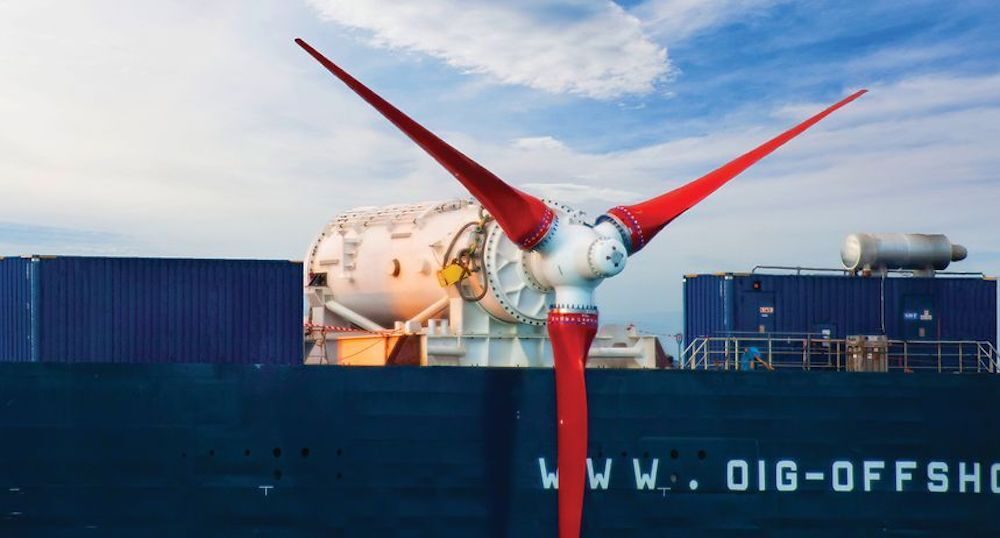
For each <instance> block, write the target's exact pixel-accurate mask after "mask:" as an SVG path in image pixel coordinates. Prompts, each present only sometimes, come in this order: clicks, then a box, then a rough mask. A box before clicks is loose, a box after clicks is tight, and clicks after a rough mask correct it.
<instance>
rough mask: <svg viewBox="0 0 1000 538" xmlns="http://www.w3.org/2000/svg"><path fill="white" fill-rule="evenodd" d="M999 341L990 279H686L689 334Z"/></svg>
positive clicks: (756, 276)
mask: <svg viewBox="0 0 1000 538" xmlns="http://www.w3.org/2000/svg"><path fill="white" fill-rule="evenodd" d="M750 333H754V334H761V333H766V334H786V335H788V334H797V335H806V334H810V335H815V336H820V337H822V336H827V337H829V338H845V337H847V336H851V335H880V334H885V335H887V336H888V337H889V338H890V339H893V340H910V341H920V340H927V341H939V340H968V341H980V342H991V343H992V344H993V345H994V346H995V345H996V342H997V283H996V280H995V279H992V278H956V277H948V276H944V275H942V276H937V277H933V278H919V277H903V276H890V277H887V278H879V277H877V276H876V277H852V276H829V275H773V274H772V275H768V274H745V273H744V274H729V273H727V274H717V275H689V276H687V277H685V278H684V334H685V339H686V340H687V342H691V341H692V340H693V339H695V338H699V337H721V336H740V335H747V334H750Z"/></svg>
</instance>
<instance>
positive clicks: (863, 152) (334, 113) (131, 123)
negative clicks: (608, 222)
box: [0, 0, 1000, 332]
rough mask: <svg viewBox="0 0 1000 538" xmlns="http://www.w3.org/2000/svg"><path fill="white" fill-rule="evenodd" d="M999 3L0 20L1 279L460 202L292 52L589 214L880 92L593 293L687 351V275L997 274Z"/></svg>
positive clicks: (40, 9)
mask: <svg viewBox="0 0 1000 538" xmlns="http://www.w3.org/2000/svg"><path fill="white" fill-rule="evenodd" d="M998 27H1000V9H997V8H996V7H995V3H993V2H989V1H952V2H942V1H936V2H930V1H908V2H896V1H892V2H888V1H887V2H877V1H875V2H839V1H818V0H801V1H781V0H742V1H740V0H645V1H627V2H626V1H622V2H618V3H617V4H614V3H611V2H608V1H597V0H566V1H561V2H556V1H551V0H540V1H528V0H515V1H510V2H502V3H501V2H486V1H482V0H466V1H458V0H421V1H415V0H414V1H403V0H398V1H393V2H388V1H370V0H369V1H360V0H357V1H333V0H304V1H302V2H285V1H277V0H273V1H263V2H255V3H253V4H252V5H248V4H246V3H244V2H237V1H235V0H226V1H215V2H171V3H166V2H164V3H145V2H144V3H141V5H140V4H135V5H130V4H129V5H122V4H121V3H119V2H111V1H101V0H95V1H91V2H86V3H79V5H73V4H67V3H66V2H56V1H46V0H40V1H37V2H30V3H29V2H0V66H2V67H0V117H2V118H4V121H3V123H2V124H0V254H21V253H25V252H29V251H44V252H45V253H61V254H95V253H101V252H107V253H109V254H114V255H121V254H129V255H153V256H160V255H167V256H226V257H267V258H301V257H302V252H303V251H304V250H305V248H306V245H307V244H308V243H309V241H310V240H311V239H312V236H313V235H314V234H315V233H316V232H317V231H318V230H319V229H320V228H321V227H322V225H323V224H324V223H325V222H326V221H327V220H328V219H329V218H330V217H332V216H333V215H335V214H337V213H339V212H341V211H344V210H346V209H349V208H351V207H355V206H358V205H378V204H388V203H394V202H413V201H421V200H428V199H437V198H441V197H449V196H461V195H463V192H462V190H461V188H460V187H459V186H458V185H457V184H455V183H454V181H453V180H452V179H451V178H450V177H449V176H448V175H447V174H446V173H444V172H443V171H441V170H440V169H439V168H438V167H437V166H436V164H435V163H433V161H431V160H430V159H428V158H426V157H425V156H424V155H423V154H422V153H420V152H419V150H417V149H415V148H414V147H413V146H412V145H411V144H410V143H409V142H408V141H407V140H406V139H405V138H404V137H402V136H401V135H399V134H397V133H396V132H395V131H394V130H393V128H392V127H391V126H388V125H386V124H385V122H384V120H382V119H381V118H380V117H378V116H377V115H375V114H374V113H372V112H371V111H370V110H369V109H368V108H367V106H366V105H364V104H363V103H362V102H361V101H359V100H358V99H357V98H356V97H354V96H353V95H351V94H349V93H348V92H346V91H345V90H344V89H343V88H342V87H340V86H339V85H338V84H337V83H335V81H333V80H332V79H331V78H330V77H329V75H328V74H327V73H325V72H324V71H322V70H321V69H320V68H319V67H318V66H317V65H315V63H314V62H313V61H312V60H311V59H309V58H308V57H307V56H305V55H304V54H303V53H302V52H301V51H300V50H298V48H297V47H295V45H294V44H293V43H292V38H294V37H297V36H300V37H303V38H305V39H307V40H309V41H310V42H311V43H312V44H313V45H314V46H316V47H317V48H319V49H320V50H322V51H324V52H325V53H326V54H328V55H329V56H330V57H331V58H332V59H334V60H335V61H338V62H339V63H341V64H342V65H343V66H344V67H346V68H347V69H348V70H350V71H352V72H353V73H354V74H355V75H356V76H358V77H359V78H361V79H362V80H364V81H365V82H366V83H368V84H369V85H370V86H372V87H373V88H375V89H376V90H377V91H379V92H381V93H382V94H383V95H384V96H385V97H387V98H389V99H390V100H391V101H393V102H395V103H396V104H397V105H398V106H400V107H401V108H403V109H404V110H406V111H407V112H408V113H410V114H411V115H412V116H414V117H415V118H417V119H418V120H419V121H421V122H423V123H424V124H425V125H426V126H428V127H429V128H431V129H433V130H435V131H436V132H438V133H439V134H441V135H443V136H445V137H446V138H447V139H448V140H450V141H451V142H452V143H454V144H455V145H457V146H459V147H460V148H462V149H463V150H464V151H466V152H467V153H469V154H471V155H472V156H474V157H475V158H476V159H478V160H479V161H480V162H482V163H483V164H484V165H486V166H487V167H489V168H491V169H493V170H494V171H495V172H497V173H498V174H499V175H501V176H502V177H504V178H506V179H508V180H509V181H510V182H511V183H514V184H515V185H518V186H519V187H521V188H524V189H527V190H530V191H532V192H535V193H538V194H541V195H547V196H553V197H558V198H560V199H563V200H565V201H567V202H570V203H573V204H576V205H578V206H580V207H583V208H585V209H587V210H588V211H590V212H591V213H592V214H594V215H596V214H598V213H599V212H600V211H602V210H603V209H605V208H607V207H608V206H610V205H615V204H618V203H621V202H630V201H638V200H641V199H644V198H647V197H650V196H653V195H655V194H658V193H660V192H663V191H665V190H668V189H670V188H673V187H676V186H678V185H680V184H681V183H683V182H684V181H686V180H689V179H692V178H695V177H698V176H699V175H701V174H702V173H704V172H706V171H708V170H710V169H712V168H714V167H715V166H717V165H718V164H721V163H723V162H725V161H727V160H729V159H730V158H732V157H733V156H735V155H738V154H740V153H742V152H744V151H746V150H747V149H750V148H752V147H753V146H755V145H756V144H758V143H759V142H760V141H762V140H764V139H766V138H769V137H770V136H772V135H773V134H775V133H777V132H780V131H781V130H783V129H784V128H786V127H787V126H789V125H791V124H794V123H796V122H797V121H799V120H801V119H803V118H804V117H807V116H808V115H810V114H812V113H814V112H815V111H818V110H819V109H821V108H823V107H825V106H826V105H828V104H829V103H831V102H833V101H835V100H837V99H839V98H840V97H842V96H843V95H846V94H847V93H849V92H850V91H853V90H855V89H857V88H860V87H868V88H870V89H871V90H872V92H871V93H870V94H869V95H867V96H865V97H864V98H863V99H862V100H860V101H858V102H857V103H855V104H853V105H851V107H850V108H849V109H845V110H844V111H842V112H841V113H838V114H837V115H836V116H835V117H831V118H830V119H829V120H827V121H826V122H824V123H823V124H821V125H820V126H818V127H817V128H816V129H814V130H813V131H810V132H809V133H807V134H806V135H804V136H803V137H801V138H800V139H797V140H795V141H794V142H793V143H792V144H790V145H789V146H788V147H786V148H782V149H781V150H779V151H778V152H777V153H775V154H774V155H772V156H771V157H769V158H768V159H767V160H766V161H765V162H763V163H761V164H760V165H758V166H757V167H755V168H754V169H752V170H751V171H749V172H748V173H747V174H745V176H742V177H740V178H739V179H738V180H737V181H736V182H734V183H733V184H731V185H730V186H727V187H726V188H725V189H723V190H722V191H720V192H719V193H718V194H717V195H715V196H713V197H712V198H710V199H709V200H708V201H706V202H705V203H704V204H702V205H701V206H699V207H698V208H697V209H696V210H693V211H691V212H689V213H688V214H686V215H685V216H684V217H682V218H681V219H679V220H678V221H677V222H675V223H674V224H672V225H671V227H670V228H668V230H667V231H665V232H663V233H662V234H661V235H660V236H659V237H658V241H657V243H656V244H654V245H652V246H650V247H649V248H647V249H645V250H644V251H643V252H642V253H641V254H639V255H638V256H636V257H635V258H634V259H633V260H631V261H630V267H629V268H628V269H627V271H626V272H625V274H624V275H622V276H620V277H618V278H616V279H614V280H612V281H609V282H608V283H606V284H605V285H604V286H602V288H601V289H600V290H599V300H600V301H601V304H602V309H603V310H602V312H603V314H604V316H605V319H608V320H613V321H626V320H628V321H639V322H640V325H642V326H645V327H647V328H649V329H650V330H655V331H660V332H666V331H672V330H676V328H677V320H678V319H679V311H680V306H679V303H680V278H681V275H683V274H685V273H693V272H716V271H723V270H731V271H739V270H747V269H748V268H749V267H752V266H753V265H756V264H791V265H810V266H836V265H837V264H838V263H839V258H838V249H839V244H840V240H841V239H842V238H843V236H844V235H846V234H847V233H850V232H853V231H913V232H930V233H935V232H941V233H947V234H949V235H950V236H951V237H952V238H953V239H955V240H956V241H958V242H961V243H963V244H966V245H967V246H968V247H969V251H970V257H969V260H968V261H965V262H962V264H960V265H956V266H955V269H960V270H969V271H984V272H986V273H990V274H996V273H1000V239H998V238H997V230H1000V216H998V213H997V211H996V208H997V207H998V206H1000V178H998V177H997V175H996V172H995V171H996V170H1000V151H998V147H1000V146H998V145H1000V143H998V142H997V141H998V140H1000V37H998V33H997V32H996V31H995V29H996V28H998Z"/></svg>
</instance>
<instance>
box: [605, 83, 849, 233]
mask: <svg viewBox="0 0 1000 538" xmlns="http://www.w3.org/2000/svg"><path fill="white" fill-rule="evenodd" d="M867 91H868V90H860V91H858V92H856V93H853V94H851V95H850V96H848V97H846V98H844V99H843V100H842V101H840V102H838V103H837V104H835V105H833V106H831V107H830V108H827V109H826V110H824V111H822V112H820V113H819V114H816V115H815V116H813V117H811V118H809V119H808V120H806V121H804V122H802V123H800V124H798V125H796V126H795V127H793V128H791V129H789V130H787V131H785V132H784V133H781V134H780V135H778V136H776V137H774V138H772V139H771V140H769V141H767V142H765V143H764V144H761V145H760V146H758V147H757V148H756V149H754V150H752V151H750V152H748V153H745V154H743V155H741V156H739V157H737V158H736V159H733V160H732V161H730V162H728V163H726V164H725V165H723V166H721V167H719V168H717V169H715V170H713V171H712V172H709V173H708V174H706V175H704V176H702V177H700V178H698V179H696V180H694V181H692V182H690V183H688V184H686V185H684V186H682V187H680V188H677V189H675V190H672V191H670V192H668V193H666V194H663V195H660V196H657V197H656V198H653V199H651V200H647V201H645V202H641V203H638V204H635V205H630V206H618V207H615V208H612V209H610V210H608V215H610V216H612V217H614V219H615V220H617V221H618V222H619V223H620V224H622V225H623V226H624V227H625V228H626V229H627V230H628V233H629V235H630V236H631V237H630V240H631V248H630V252H636V251H638V250H639V249H641V248H642V247H644V246H646V243H648V242H649V240H650V239H652V238H653V236H654V235H656V233H657V232H659V231H660V230H661V229H662V228H663V227H664V226H666V225H667V224H669V223H670V221H672V220H674V219H675V218H677V217H678V216H680V214H681V213H684V212H685V211H687V210H688V209H691V208H692V207H694V205H695V204H697V203H698V202H700V201H702V200H704V199H705V198H706V197H707V196H708V195H709V194H712V193H713V192H715V191H716V190H717V189H718V188H719V187H721V186H723V185H725V184H726V182H727V181H729V180H731V179H733V178H734V177H736V176H737V175H739V174H740V173H741V172H743V171H744V170H746V169H747V168H749V167H750V166H752V165H753V164H755V163H756V162H757V161H759V160H761V159H763V158H764V157H766V156H767V155H768V154H769V153H771V152H772V151H774V150H776V149H778V148H779V147H781V146H782V145H784V144H785V142H788V141H789V140H791V139H793V138H795V137H796V136H798V135H800V134H802V132H803V131H805V130H806V129H808V128H810V127H812V126H813V125H815V124H817V123H819V121H820V120H822V119H823V118H825V117H827V116H829V115H830V114H832V113H833V112H834V111H835V110H837V109H838V108H840V107H842V106H844V105H846V104H847V103H850V102H851V101H853V100H855V99H857V98H858V97H861V96H862V95H863V94H864V93H865V92H867Z"/></svg>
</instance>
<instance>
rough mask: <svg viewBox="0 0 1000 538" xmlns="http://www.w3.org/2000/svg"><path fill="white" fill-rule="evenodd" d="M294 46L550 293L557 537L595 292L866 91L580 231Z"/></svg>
mask: <svg viewBox="0 0 1000 538" xmlns="http://www.w3.org/2000/svg"><path fill="white" fill-rule="evenodd" d="M295 42H296V43H298V44H299V46H301V47H302V48H303V49H305V51H306V52H308V53H309V54H310V55H312V57H313V58H315V59H316V60H317V61H319V63H321V64H322V65H323V67H325V68H326V69H327V70H329V71H330V72H331V73H333V75H334V76H336V77H337V78H338V79H340V80H341V81H342V82H343V83H344V84H346V85H347V86H348V87H349V88H350V89H352V90H353V91H354V92H355V93H357V94H358V95H359V96H361V98H362V99H364V100H365V101H367V102H368V104H370V105H372V106H373V107H374V108H375V109H376V110H378V111H379V113H381V114H382V115H383V116H385V118H386V119H388V120H389V121H390V122H392V123H393V124H394V125H395V126H396V127H398V128H399V129H400V130H401V131H402V132H403V133H404V134H406V135H407V136H408V137H410V139H411V140H413V141H414V142H415V143H416V144H417V145H418V146H420V147H421V148H423V149H424V151H426V152H427V153H428V154H429V155H430V156H431V157H433V158H434V160H436V161H437V162H439V163H440V164H441V166H443V167H444V168H445V169H447V170H448V171H449V172H451V174H452V175H453V176H455V178H456V179H458V181H459V182H461V183H462V185H464V186H465V188H466V189H468V190H469V192H470V193H472V195H473V196H474V197H475V198H476V199H477V200H478V201H479V202H480V203H481V204H482V205H483V207H485V208H486V209H487V210H488V211H489V212H490V214H491V215H492V216H493V218H495V219H496V221H497V224H498V225H499V226H500V228H501V229H502V230H503V231H504V233H505V234H506V235H507V236H508V237H510V239H511V240H513V241H514V242H515V243H516V244H517V245H519V246H520V248H521V249H523V250H526V251H534V252H536V253H537V254H538V256H537V257H535V258H534V262H533V263H532V265H531V267H530V269H531V272H532V276H533V277H534V278H536V279H537V280H538V281H540V282H541V283H543V284H545V285H547V286H549V287H551V288H553V289H554V290H555V304H553V305H551V308H550V309H549V313H548V322H547V325H548V333H549V338H550V340H551V342H552V351H553V356H554V358H555V376H556V414H557V418H558V436H557V438H558V452H559V454H558V468H559V471H558V472H559V475H558V476H559V536H560V538H576V537H578V536H579V535H580V521H581V516H582V511H583V493H584V479H585V474H586V460H587V387H586V382H585V377H584V366H585V364H584V363H585V361H586V358H587V351H588V350H589V348H590V344H591V342H592V341H593V339H594V335H595V334H596V332H597V306H596V305H595V304H594V289H595V288H596V287H597V286H598V285H599V284H600V283H601V282H602V281H603V280H604V279H606V278H609V277H612V276H615V275H617V274H618V273H620V272H621V271H622V270H623V269H624V268H625V262H626V260H627V258H628V256H629V255H631V254H634V253H635V252H637V251H639V250H640V249H641V248H642V247H644V246H646V244H647V243H648V242H649V240H650V239H652V238H653V236H654V235H656V234H657V232H659V231H660V230H661V229H663V227H664V226H666V225H667V224H669V223H670V222H671V221H673V220H674V219H675V218H677V217H678V216H679V215H680V214H681V213H683V212H685V211H687V210H688V209H690V208H692V207H694V205H695V204H697V203H698V202H700V201H701V200H703V199H704V198H705V197H707V196H708V195H709V194H711V193H712V192H714V191H715V190H716V189H718V188H719V187H721V186H722V185H724V184H725V183H726V182H727V181H729V180H730V179H733V178H734V177H736V176H737V175H738V174H739V173H740V172H743V171H744V170H746V169H747V168H749V167H750V166H751V165H753V164H754V163H756V162H757V161H759V160H760V159H762V158H764V157H765V156H767V155H768V154H769V153H771V152H772V151H774V150H775V149H777V148H779V147H781V146H782V145H783V144H784V143H785V142H788V141H789V140H791V139H792V138H794V137H795V136H797V135H799V134H801V133H802V132H803V131H805V130H806V129H808V128H809V127H812V126H813V125H815V124H816V123H817V122H819V121H820V120H822V119H823V118H825V117H826V116H828V115H829V114H831V113H832V112H834V111H835V110H837V109H838V108H840V107H842V106H844V105H846V104H847V103H850V102H851V101H853V100H855V99H857V98H858V97H860V96H861V95H862V94H863V93H865V91H866V90H861V91H858V92H856V93H854V94H852V95H850V96H848V97H846V98H845V99H843V100H842V101H840V102H838V103H836V104H834V105H833V106H831V107H829V108H827V109H826V110H824V111H822V112H820V113H819V114H816V115H815V116H813V117H811V118H809V119H808V120H806V121H804V122H802V123H800V124H799V125H796V126H795V127H793V128H792V129H789V130H788V131H786V132H784V133H782V134H781V135H779V136H777V137H775V138H773V139H771V140H769V141H768V142H766V143H764V144H762V145H761V146H759V147H757V148H756V149H754V150H752V151H750V152H748V153H746V154H744V155H741V156H740V157H737V158H736V159H734V160H733V161H731V162H729V163H727V164H725V165H723V166H721V167H720V168H718V169H716V170H714V171H712V172H709V173H708V174H706V175H704V176H702V177H701V178H698V179H696V180H694V181H692V182H690V183H688V184H686V185H684V186H682V187H680V188H677V189H674V190H672V191H670V192H667V193H666V194H663V195H660V196H657V197H656V198H652V199H650V200H647V201H645V202H641V203H638V204H634V205H630V206H617V207H614V208H611V209H609V210H608V211H607V213H605V214H604V215H602V216H600V217H599V218H598V219H597V221H596V222H595V223H594V224H593V225H586V224H577V223H574V222H560V219H559V216H558V214H557V213H556V212H554V211H553V210H552V209H550V208H549V207H548V206H546V205H545V203H543V202H542V201H541V200H539V199H538V198H535V197H534V196H532V195H530V194H527V193H524V192H521V191H519V190H517V189H515V188H514V187H512V186H510V185H508V184H507V183H506V182H504V181H503V180H502V179H500V178H499V177H497V176H496V175H495V174H493V173H492V172H490V171H489V170H487V169H486V168H484V167H483V166H481V165H480V164H479V163H477V162H475V161H473V160H472V159H470V158H469V157H467V156H465V155H464V154H463V153H461V152H460V151H458V150H457V149H455V148H454V147H452V146H450V145H449V144H448V143H447V142H445V141H443V140H441V139H440V138H438V137H437V136H435V135H434V133H432V132H430V131H428V130H427V129H425V128H424V127H423V126H421V125H420V124H418V123H417V122H415V121H413V119H411V118H410V117H409V116H407V115H406V114H404V113H403V112H401V111H400V110H399V109H397V108H396V107H394V106H392V105H391V104H390V103H389V102H388V101H386V100H385V99H382V98H381V97H379V96H378V95H377V94H376V93H375V92H373V91H371V90H370V89H368V88H367V87H366V86H365V85H364V84H362V83H360V82H358V80H357V79H355V78H354V77H352V76H351V75H350V74H348V73H347V72H346V71H344V70H343V69H341V68H340V67H338V66H337V65H336V64H334V63H333V62H331V61H330V60H328V59H327V58H326V57H324V56H323V55H322V54H320V53H319V52H318V51H316V49H314V48H312V47H311V46H309V44H308V43H306V42H305V41H302V40H301V39H296V40H295Z"/></svg>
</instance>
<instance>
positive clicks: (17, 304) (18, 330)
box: [0, 258, 31, 362]
mask: <svg viewBox="0 0 1000 538" xmlns="http://www.w3.org/2000/svg"><path fill="white" fill-rule="evenodd" d="M30 264H31V261H30V260H28V259H24V258H0V361H3V362H27V361H30V360H31V280H30V275H29V271H30Z"/></svg>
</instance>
